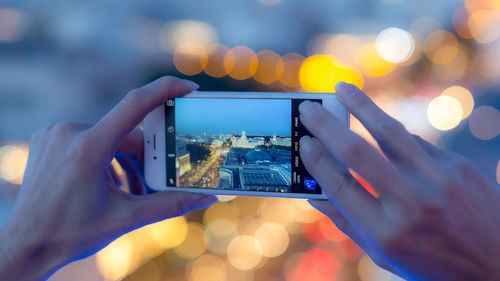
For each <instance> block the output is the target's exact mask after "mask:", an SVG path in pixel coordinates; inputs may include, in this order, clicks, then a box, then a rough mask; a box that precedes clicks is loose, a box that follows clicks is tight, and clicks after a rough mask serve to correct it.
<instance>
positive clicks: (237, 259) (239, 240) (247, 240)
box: [227, 235, 262, 270]
mask: <svg viewBox="0 0 500 281" xmlns="http://www.w3.org/2000/svg"><path fill="white" fill-rule="evenodd" d="M227 258H228V260H229V262H230V263H231V264H232V265H233V266H234V267H236V268H237V269H240V270H249V269H253V268H255V267H256V266H257V265H259V263H260V261H261V259H262V247H261V245H260V243H259V242H258V241H257V240H256V239H255V238H254V237H253V236H250V235H241V236H238V237H236V238H234V239H233V241H231V243H230V244H229V246H228V248H227Z"/></svg>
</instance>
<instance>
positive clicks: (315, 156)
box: [301, 142, 325, 166]
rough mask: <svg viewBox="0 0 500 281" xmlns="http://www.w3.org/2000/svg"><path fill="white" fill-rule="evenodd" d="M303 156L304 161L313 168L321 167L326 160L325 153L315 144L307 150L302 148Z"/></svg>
mask: <svg viewBox="0 0 500 281" xmlns="http://www.w3.org/2000/svg"><path fill="white" fill-rule="evenodd" d="M301 154H302V158H303V159H304V161H305V162H307V163H308V164H309V165H311V166H317V165H320V164H321V163H322V162H323V161H324V159H325V152H324V151H323V150H322V149H319V148H318V146H317V144H316V143H315V142H314V143H313V144H311V147H310V148H309V149H307V150H305V149H303V148H302V147H301Z"/></svg>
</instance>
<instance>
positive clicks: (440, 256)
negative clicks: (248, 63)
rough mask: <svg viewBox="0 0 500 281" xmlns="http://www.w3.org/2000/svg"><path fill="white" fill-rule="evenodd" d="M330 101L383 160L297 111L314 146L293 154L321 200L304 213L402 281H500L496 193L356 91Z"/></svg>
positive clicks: (325, 121) (327, 122) (330, 124)
mask: <svg viewBox="0 0 500 281" xmlns="http://www.w3.org/2000/svg"><path fill="white" fill-rule="evenodd" d="M337 96H338V99H339V100H340V102H341V103H343V104H344V105H345V106H346V107H347V109H348V110H349V111H350V112H351V113H352V114H353V115H355V116H356V117H357V118H358V119H359V120H360V121H361V123H363V125H364V126H365V127H366V128H367V129H368V130H369V131H370V133H371V134H372V135H373V136H374V138H375V139H376V140H377V142H378V144H379V146H380V148H381V149H382V151H383V152H384V154H385V157H384V156H382V155H380V154H379V153H378V152H377V151H376V150H375V149H373V148H372V147H371V146H370V145H369V144H368V143H367V142H366V141H364V140H363V139H362V138H361V137H360V136H358V135H356V134H355V133H353V132H351V131H350V130H349V129H348V128H345V126H343V125H342V124H341V123H340V122H339V121H337V120H336V119H335V118H334V117H333V116H332V115H331V114H330V113H329V112H327V111H326V110H325V109H324V108H323V107H322V106H321V105H320V104H317V103H311V102H305V103H303V104H301V106H300V112H301V115H300V119H301V122H302V123H303V124H304V126H305V127H306V128H307V129H308V130H309V131H310V132H311V133H312V134H313V135H314V137H312V138H311V137H304V138H303V139H302V140H301V142H300V153H301V156H302V159H303V161H304V164H305V166H306V168H307V170H308V171H309V172H310V173H311V175H312V176H313V177H314V178H316V180H317V181H318V182H319V184H320V185H321V186H322V188H323V190H324V192H325V193H326V195H327V196H328V201H311V204H312V205H313V206H314V207H316V208H317V209H319V210H320V211H322V212H323V213H325V214H326V215H328V216H329V217H330V219H331V220H332V221H333V222H335V224H336V225H337V226H338V227H339V228H340V229H341V230H343V231H344V232H345V233H346V234H347V235H349V236H350V237H351V238H352V239H353V240H354V241H355V242H356V243H357V244H358V245H359V246H361V247H362V248H363V249H364V250H365V251H366V252H367V254H368V255H369V256H370V257H371V258H372V259H373V260H374V261H375V262H376V263H377V264H378V265H380V266H382V267H385V268H386V269H389V270H390V271H392V272H394V273H396V274H398V275H400V276H402V277H404V278H407V279H409V280H491V281H493V280H500V190H499V188H498V185H496V184H494V183H492V182H490V181H489V180H488V179H486V178H485V177H484V176H483V175H482V174H481V173H480V172H479V171H478V170H477V169H476V168H475V167H474V166H473V165H472V164H471V163H470V162H469V161H467V160H466V159H464V158H463V157H461V156H458V155H456V154H454V153H451V152H447V151H444V150H441V149H439V148H437V147H435V146H434V145H432V144H430V143H428V142H426V141H424V140H423V139H421V138H420V137H418V136H414V135H412V134H410V133H408V132H407V131H406V130H405V129H404V127H403V125H401V124H400V123H399V122H397V121H396V120H394V119H393V118H391V117H390V116H388V115H387V114H385V113H384V112H383V111H382V110H381V109H380V108H378V107H377V106H376V105H375V104H374V103H373V102H372V101H371V100H370V99H369V98H368V97H367V96H366V95H365V94H364V93H363V92H362V91H361V90H359V89H358V88H356V87H355V86H353V85H349V84H345V83H344V84H339V85H337ZM349 168H350V169H352V170H353V171H355V172H356V173H358V174H359V175H361V176H362V177H363V178H364V179H366V180H367V181H368V182H370V183H371V185H372V186H374V187H375V188H376V190H377V191H378V193H379V194H380V196H378V197H375V196H372V195H371V194H370V193H368V192H367V191H366V190H365V189H364V188H363V187H362V186H361V185H360V184H359V183H358V182H357V181H356V180H355V179H354V178H353V176H352V175H351V174H350V173H349V172H348V169H349Z"/></svg>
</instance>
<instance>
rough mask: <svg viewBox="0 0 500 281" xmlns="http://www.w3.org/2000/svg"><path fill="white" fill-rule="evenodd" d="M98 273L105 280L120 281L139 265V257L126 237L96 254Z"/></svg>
mask: <svg viewBox="0 0 500 281" xmlns="http://www.w3.org/2000/svg"><path fill="white" fill-rule="evenodd" d="M96 264H97V268H98V270H99V272H100V273H101V275H102V276H104V277H105V278H106V279H107V280H121V279H123V278H124V277H125V276H127V275H128V274H129V273H130V272H132V271H133V270H135V269H136V268H137V266H138V265H139V256H138V255H137V254H136V253H135V251H134V245H133V243H132V241H131V239H130V237H128V236H127V235H124V236H122V237H120V238H118V239H116V240H115V241H113V242H112V243H111V244H109V245H108V246H106V248H104V249H102V250H101V251H99V252H98V253H97V254H96Z"/></svg>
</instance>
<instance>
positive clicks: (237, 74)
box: [224, 46, 259, 80]
mask: <svg viewBox="0 0 500 281" xmlns="http://www.w3.org/2000/svg"><path fill="white" fill-rule="evenodd" d="M258 67H259V59H258V57H257V55H256V54H255V52H254V51H252V50H251V49H250V48H248V47H245V46H236V47H234V48H232V49H231V50H229V51H228V52H227V53H226V55H225V56H224V69H225V70H226V72H227V73H228V74H229V76H231V78H233V79H236V80H245V79H249V78H250V77H252V76H253V75H254V74H255V72H257V69H258Z"/></svg>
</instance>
